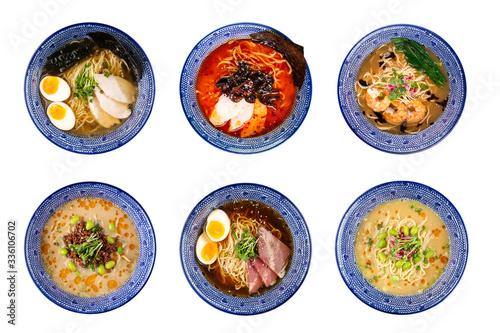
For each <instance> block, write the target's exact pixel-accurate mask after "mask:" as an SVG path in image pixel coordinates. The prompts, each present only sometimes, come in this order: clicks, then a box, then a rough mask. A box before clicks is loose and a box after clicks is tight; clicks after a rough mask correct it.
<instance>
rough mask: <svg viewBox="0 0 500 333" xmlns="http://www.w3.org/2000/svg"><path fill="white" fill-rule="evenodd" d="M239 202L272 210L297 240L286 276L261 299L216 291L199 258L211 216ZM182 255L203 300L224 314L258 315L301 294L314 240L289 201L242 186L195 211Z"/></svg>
mask: <svg viewBox="0 0 500 333" xmlns="http://www.w3.org/2000/svg"><path fill="white" fill-rule="evenodd" d="M235 200H255V201H258V202H260V203H263V204H265V205H268V206H270V207H272V208H273V209H274V210H276V211H277V212H278V213H279V214H280V215H281V216H282V217H283V219H284V220H285V222H286V224H287V225H288V228H289V229H290V232H291V235H292V238H293V249H292V253H291V259H290V260H291V262H289V264H288V265H289V266H288V269H287V272H286V274H285V275H284V277H283V278H282V279H281V280H279V281H278V282H277V283H276V284H275V285H273V286H271V287H270V289H268V290H266V291H265V292H263V293H261V294H259V295H257V296H235V295H228V294H227V293H225V292H223V291H221V290H220V289H219V288H216V287H215V286H214V284H212V283H211V282H210V281H209V280H208V279H207V278H206V277H205V275H204V274H203V271H202V270H201V269H200V264H199V263H198V261H197V258H196V253H195V251H196V241H197V239H198V235H199V234H200V230H201V228H203V225H204V224H205V222H206V219H207V216H208V215H209V214H210V212H212V211H213V209H214V208H217V207H220V206H221V205H224V204H226V203H228V202H232V201H235ZM180 255H181V263H182V268H183V270H184V274H185V276H186V278H187V280H188V282H189V284H190V285H191V287H192V288H193V290H194V291H195V292H196V293H197V294H198V296H200V298H201V299H203V300H204V301H205V302H207V303H208V304H210V305H211V306H213V307H214V308H216V309H219V310H221V311H223V312H227V313H231V314H237V315H254V314H259V313H263V312H267V311H270V310H272V309H274V308H276V307H278V306H280V305H282V304H283V303H285V302H286V301H288V300H289V299H290V298H291V297H292V296H293V295H294V294H295V293H296V292H297V290H298V289H299V287H300V286H301V285H302V282H303V281H304V279H305V278H306V275H307V272H308V270H309V265H310V262H311V239H310V235H309V230H308V228H307V225H306V222H305V220H304V217H303V216H302V214H301V213H300V211H299V210H298V209H297V207H296V206H295V205H294V204H293V203H292V202H291V201H290V200H289V199H288V198H287V197H285V196H284V195H283V194H281V193H279V192H277V191H276V190H273V189H272V188H269V187H266V186H263V185H258V184H249V183H240V184H233V185H228V186H225V187H222V188H219V189H217V190H215V191H214V192H212V193H210V194H209V195H207V196H206V197H205V198H203V199H202V200H201V201H200V202H199V203H198V204H197V205H196V206H195V207H194V208H193V210H192V211H191V213H190V214H189V216H188V218H187V220H186V223H185V225H184V228H183V230H182V235H181V242H180Z"/></svg>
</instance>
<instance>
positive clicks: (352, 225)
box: [335, 181, 469, 314]
mask: <svg viewBox="0 0 500 333" xmlns="http://www.w3.org/2000/svg"><path fill="white" fill-rule="evenodd" d="M395 199H408V200H413V201H416V202H420V203H423V204H424V205H426V206H428V207H429V208H431V209H432V210H433V211H434V212H436V213H437V214H438V215H439V217H440V218H441V219H442V221H443V222H444V224H445V225H446V229H447V230H448V234H449V241H450V243H449V245H450V246H449V249H450V257H449V261H448V263H447V266H446V267H445V269H444V271H443V272H442V274H441V276H440V277H439V278H438V279H437V280H436V281H435V283H434V284H432V285H431V286H430V287H429V288H427V289H425V290H423V292H421V293H416V294H411V295H407V296H400V295H392V294H388V293H385V292H382V291H380V290H379V289H377V288H375V287H374V286H373V285H372V284H371V283H369V281H368V280H367V279H366V278H365V277H363V275H362V273H361V271H360V269H359V267H358V264H357V258H356V253H355V238H356V234H357V231H358V227H359V226H360V224H361V222H362V221H363V219H364V218H365V216H366V215H367V214H368V213H369V212H370V211H371V210H372V209H373V208H375V207H377V206H379V205H380V204H382V203H385V202H388V201H391V200H395ZM335 251H336V259H337V265H338V267H339V270H340V274H341V276H342V279H343V280H344V282H345V283H346V285H347V287H348V288H349V290H350V291H352V293H353V294H354V295H355V296H356V297H357V298H359V299H360V300H361V301H362V302H363V303H365V304H366V305H368V306H370V307H372V308H374V309H376V310H379V311H382V312H386V313H391V314H412V313H418V312H421V311H425V310H428V309H430V308H432V307H433V306H435V305H437V304H439V303H440V302H442V301H443V300H444V299H445V298H446V297H448V295H449V294H450V293H451V292H452V291H453V290H454V289H455V287H456V286H457V284H458V283H459V281H460V279H461V277H462V274H463V273H464V270H465V266H466V264H467V257H468V251H469V245H468V239H467V232H466V229H465V225H464V223H463V220H462V218H461V216H460V214H459V212H458V211H457V209H456V208H455V206H453V204H452V203H451V202H450V201H449V200H448V199H447V198H446V197H445V196H443V195H442V194H441V193H439V192H438V191H436V190H435V189H433V188H431V187H429V186H426V185H423V184H420V183H415V182H409V181H394V182H389V183H384V184H380V185H378V186H375V187H373V188H371V189H369V190H368V191H366V192H365V193H363V194H362V195H361V196H359V197H358V198H357V199H356V200H355V201H354V202H353V203H352V204H351V206H350V207H349V208H348V209H347V211H346V213H345V214H344V216H343V218H342V220H341V222H340V226H339V229H338V232H337V238H336V246H335Z"/></svg>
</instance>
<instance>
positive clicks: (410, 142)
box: [338, 24, 467, 154]
mask: <svg viewBox="0 0 500 333" xmlns="http://www.w3.org/2000/svg"><path fill="white" fill-rule="evenodd" d="M394 37H405V38H408V39H412V40H414V41H416V42H418V43H420V44H422V45H424V46H426V47H428V48H429V49H430V50H432V51H433V52H434V53H435V54H436V55H437V56H438V57H439V59H441V61H442V62H443V64H444V66H445V68H446V71H447V73H448V77H449V83H450V95H449V99H448V104H447V106H446V108H445V110H444V111H443V114H442V115H441V117H440V118H439V119H438V120H437V121H436V122H435V123H434V124H433V125H432V126H430V127H428V128H427V129H425V130H423V131H421V132H419V133H417V134H413V135H397V134H390V133H386V132H383V131H381V130H379V129H377V128H376V127H375V126H373V125H372V124H371V123H370V122H369V121H368V120H367V119H366V118H365V116H364V115H363V113H362V111H361V110H360V108H359V105H358V102H357V100H356V93H355V91H354V86H355V83H356V77H357V75H358V71H359V68H360V66H361V64H362V63H363V60H364V59H365V58H366V57H367V56H368V55H369V54H370V53H371V52H372V51H373V50H375V49H376V48H378V47H379V46H381V45H383V44H387V43H389V42H390V39H391V38H394ZM466 90H467V89H466V82H465V73H464V69H463V67H462V64H461V63H460V60H459V59H458V57H457V55H456V54H455V52H454V51H453V49H452V48H451V47H450V45H448V43H446V41H445V40H443V39H442V38H441V37H439V36H438V35H437V34H435V33H434V32H432V31H429V30H427V29H424V28H421V27H418V26H414V25H405V24H398V25H390V26H387V27H383V28H380V29H378V30H375V31H373V32H371V33H369V34H368V35H366V36H365V37H363V38H362V39H361V40H360V41H359V42H358V43H357V44H356V45H355V46H354V47H353V48H352V50H351V51H350V52H349V54H348V55H347V57H346V58H345V60H344V63H343V65H342V68H341V69H340V74H339V82H338V99H339V104H340V109H341V111H342V115H343V116H344V119H345V120H346V122H347V124H348V125H349V127H350V128H351V130H352V131H353V132H354V134H356V135H357V136H358V137H359V138H360V139H361V140H363V141H364V142H365V143H367V144H368V145H370V146H372V147H374V148H376V149H379V150H382V151H385V152H389V153H396V154H405V153H414V152H418V151H421V150H424V149H427V148H430V147H432V146H434V145H435V144H437V143H438V142H440V141H441V140H443V139H444V138H445V137H446V136H447V135H448V134H449V133H450V132H451V130H452V129H453V128H454V127H455V125H456V123H457V122H458V120H459V119H460V116H461V115H462V110H463V108H464V105H465V96H466Z"/></svg>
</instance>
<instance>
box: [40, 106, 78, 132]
mask: <svg viewBox="0 0 500 333" xmlns="http://www.w3.org/2000/svg"><path fill="white" fill-rule="evenodd" d="M47 116H48V117H49V119H50V122H51V123H52V125H54V126H55V127H57V128H59V129H60V130H63V131H69V130H70V129H72V128H73V127H75V122H76V119H75V113H74V112H73V110H71V108H70V107H69V105H67V104H66V103H63V102H52V103H50V105H49V107H48V108H47Z"/></svg>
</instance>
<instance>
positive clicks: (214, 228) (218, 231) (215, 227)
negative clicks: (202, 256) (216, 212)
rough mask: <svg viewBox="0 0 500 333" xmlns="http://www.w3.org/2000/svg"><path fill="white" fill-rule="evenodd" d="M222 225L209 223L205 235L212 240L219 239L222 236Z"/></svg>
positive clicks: (214, 222) (216, 222)
mask: <svg viewBox="0 0 500 333" xmlns="http://www.w3.org/2000/svg"><path fill="white" fill-rule="evenodd" d="M224 231H225V230H224V225H223V224H222V223H220V222H219V221H210V224H209V225H208V227H207V233H208V234H210V236H212V238H214V239H219V238H221V237H222V236H224Z"/></svg>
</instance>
